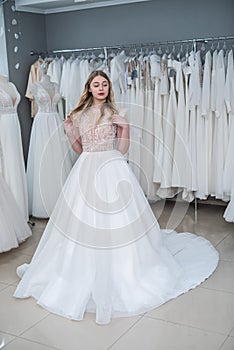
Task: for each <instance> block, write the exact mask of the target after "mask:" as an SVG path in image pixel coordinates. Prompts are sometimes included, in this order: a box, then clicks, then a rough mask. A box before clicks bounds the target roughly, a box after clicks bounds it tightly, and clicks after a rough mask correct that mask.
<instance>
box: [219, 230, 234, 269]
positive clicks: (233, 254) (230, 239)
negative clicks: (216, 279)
mask: <svg viewBox="0 0 234 350" xmlns="http://www.w3.org/2000/svg"><path fill="white" fill-rule="evenodd" d="M233 230H234V225H233ZM216 248H217V250H218V252H219V254H220V259H222V260H226V261H231V262H234V233H232V234H229V235H228V236H227V237H226V238H225V239H224V240H223V241H222V242H221V243H219V244H218V245H217V247H216Z"/></svg>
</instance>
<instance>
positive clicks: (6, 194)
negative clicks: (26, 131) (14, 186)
mask: <svg viewBox="0 0 234 350" xmlns="http://www.w3.org/2000/svg"><path fill="white" fill-rule="evenodd" d="M3 166H4V163H3V153H2V147H1V142H0V253H2V252H6V251H8V250H10V249H13V248H17V247H18V246H19V244H20V243H21V242H23V241H24V240H25V239H27V238H28V237H29V236H31V234H32V233H31V230H30V228H29V226H28V224H27V221H26V220H25V219H24V217H23V214H22V212H21V211H20V209H19V207H18V205H17V203H16V201H15V198H14V197H13V195H12V193H11V191H10V188H9V187H8V185H7V183H6V181H5V180H4V178H3V176H2V173H3Z"/></svg>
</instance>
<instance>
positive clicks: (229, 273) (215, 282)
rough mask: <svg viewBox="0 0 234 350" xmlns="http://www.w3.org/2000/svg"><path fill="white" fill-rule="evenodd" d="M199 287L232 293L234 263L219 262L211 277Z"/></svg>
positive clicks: (233, 287)
mask: <svg viewBox="0 0 234 350" xmlns="http://www.w3.org/2000/svg"><path fill="white" fill-rule="evenodd" d="M201 287H202V288H209V289H216V290H222V291H225V292H231V293H234V263H232V262H229V261H223V260H220V261H219V265H218V267H217V269H216V270H215V272H214V273H213V275H212V276H210V278H208V279H207V280H206V281H205V282H204V283H202V285H201ZM233 298H234V295H233Z"/></svg>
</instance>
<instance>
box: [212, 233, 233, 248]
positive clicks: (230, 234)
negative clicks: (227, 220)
mask: <svg viewBox="0 0 234 350" xmlns="http://www.w3.org/2000/svg"><path fill="white" fill-rule="evenodd" d="M230 235H232V233H231V232H229V233H228V234H227V236H225V237H223V239H221V241H220V242H219V243H217V244H216V245H215V248H217V247H218V245H219V244H220V243H222V242H223V241H224V240H225V239H226V238H227V237H228V236H230Z"/></svg>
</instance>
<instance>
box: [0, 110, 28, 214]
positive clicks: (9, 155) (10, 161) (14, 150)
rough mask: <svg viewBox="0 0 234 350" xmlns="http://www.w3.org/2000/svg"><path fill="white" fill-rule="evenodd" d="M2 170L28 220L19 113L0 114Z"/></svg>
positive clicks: (0, 166)
mask: <svg viewBox="0 0 234 350" xmlns="http://www.w3.org/2000/svg"><path fill="white" fill-rule="evenodd" d="M0 140H1V149H2V154H1V165H0V168H1V171H2V174H3V177H4V179H5V181H6V183H7V184H8V186H9V188H10V190H11V193H12V194H13V196H14V198H15V200H16V203H17V205H18V207H19V209H20V211H21V212H22V215H23V217H24V218H25V220H28V193H27V181H26V174H25V165H24V157H23V147H22V140H21V131H20V124H19V120H18V115H17V113H8V114H7V113H5V114H2V115H1V116H0Z"/></svg>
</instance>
